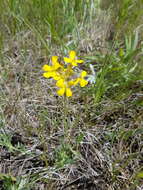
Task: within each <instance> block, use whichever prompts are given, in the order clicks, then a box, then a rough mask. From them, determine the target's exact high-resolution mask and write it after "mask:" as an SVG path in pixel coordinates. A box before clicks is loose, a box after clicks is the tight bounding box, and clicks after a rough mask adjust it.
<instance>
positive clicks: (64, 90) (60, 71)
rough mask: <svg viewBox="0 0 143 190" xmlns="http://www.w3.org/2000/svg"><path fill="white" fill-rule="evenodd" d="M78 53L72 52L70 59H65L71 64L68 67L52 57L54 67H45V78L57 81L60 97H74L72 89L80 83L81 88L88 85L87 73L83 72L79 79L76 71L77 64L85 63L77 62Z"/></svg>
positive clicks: (55, 57)
mask: <svg viewBox="0 0 143 190" xmlns="http://www.w3.org/2000/svg"><path fill="white" fill-rule="evenodd" d="M75 58H76V52H75V51H70V53H69V58H67V57H64V61H65V62H67V63H69V64H68V65H65V66H64V64H61V63H59V62H58V57H57V56H52V65H44V66H43V68H42V69H43V71H44V73H43V76H44V77H45V78H53V79H54V80H56V86H57V87H58V90H57V94H58V95H59V96H63V95H65V96H67V97H70V96H72V90H71V89H72V87H73V86H76V85H77V84H78V83H79V84H80V86H81V87H84V86H86V85H87V84H88V82H87V81H86V80H85V77H86V75H87V73H86V71H82V72H81V74H80V76H79V77H78V78H77V74H78V73H77V71H74V66H77V63H83V60H76V59H75Z"/></svg>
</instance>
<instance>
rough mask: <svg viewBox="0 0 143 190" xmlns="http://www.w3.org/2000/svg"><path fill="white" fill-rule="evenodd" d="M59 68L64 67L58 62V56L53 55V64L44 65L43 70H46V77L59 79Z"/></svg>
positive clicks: (44, 74)
mask: <svg viewBox="0 0 143 190" xmlns="http://www.w3.org/2000/svg"><path fill="white" fill-rule="evenodd" d="M59 68H62V65H60V63H59V62H58V56H52V65H51V66H50V65H44V66H43V68H42V69H43V71H45V73H43V76H44V77H45V78H50V77H52V78H54V79H55V80H59V77H60V76H59V74H58V72H57V70H58V69H59Z"/></svg>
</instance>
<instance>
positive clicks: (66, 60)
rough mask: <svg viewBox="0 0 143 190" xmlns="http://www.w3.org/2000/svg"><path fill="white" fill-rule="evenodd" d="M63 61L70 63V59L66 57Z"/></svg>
mask: <svg viewBox="0 0 143 190" xmlns="http://www.w3.org/2000/svg"><path fill="white" fill-rule="evenodd" d="M64 61H65V62H66V63H71V62H72V60H71V59H70V58H68V57H64Z"/></svg>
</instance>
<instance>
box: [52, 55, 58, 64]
mask: <svg viewBox="0 0 143 190" xmlns="http://www.w3.org/2000/svg"><path fill="white" fill-rule="evenodd" d="M57 62H58V56H52V64H53V65H54V64H55V63H57Z"/></svg>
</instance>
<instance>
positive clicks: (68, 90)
mask: <svg viewBox="0 0 143 190" xmlns="http://www.w3.org/2000/svg"><path fill="white" fill-rule="evenodd" d="M66 96H67V97H70V96H72V91H71V89H70V88H66Z"/></svg>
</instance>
